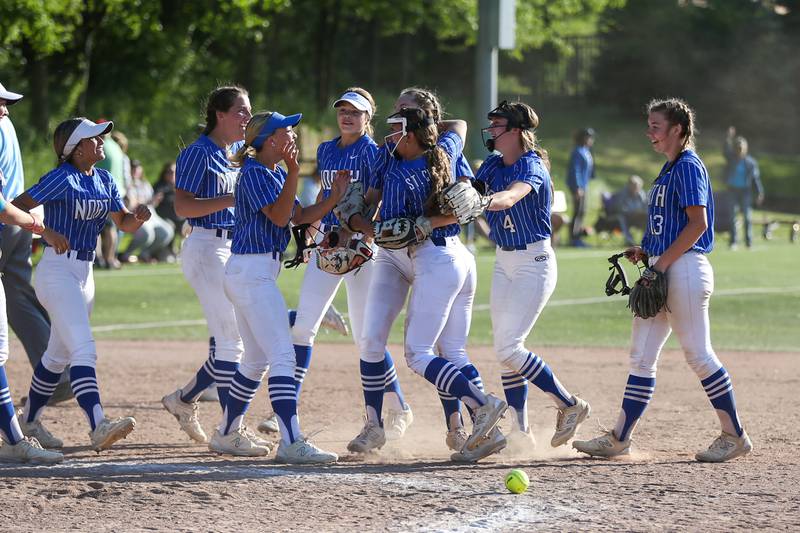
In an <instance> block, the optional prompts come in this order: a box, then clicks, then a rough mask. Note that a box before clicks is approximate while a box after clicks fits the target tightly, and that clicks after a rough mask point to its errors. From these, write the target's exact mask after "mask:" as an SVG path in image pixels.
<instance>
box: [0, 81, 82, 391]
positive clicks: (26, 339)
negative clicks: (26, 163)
mask: <svg viewBox="0 0 800 533" xmlns="http://www.w3.org/2000/svg"><path fill="white" fill-rule="evenodd" d="M21 99H22V95H21V94H18V93H14V92H11V91H8V90H6V88H5V87H3V85H2V84H0V189H2V193H3V196H4V197H5V199H6V201H7V202H11V200H13V199H14V198H16V197H17V196H19V195H20V194H21V193H22V192H23V191H24V190H25V174H24V172H23V168H22V155H21V153H20V149H19V141H18V140H17V132H16V130H15V129H14V124H13V123H12V122H11V119H10V118H9V112H8V108H9V107H10V106H12V105H14V104H16V103H17V102H19V101H20V100H21ZM0 247H1V248H2V253H0V274H2V276H3V290H5V296H6V309H7V311H8V325H9V326H11V329H12V330H13V331H14V333H15V334H16V335H17V338H19V340H20V342H21V343H22V346H23V348H25V352H26V353H27V354H28V360H29V361H30V363H31V367H32V368H36V365H38V364H39V361H41V359H42V355H43V354H44V351H45V350H46V349H47V342H48V340H49V339H50V317H48V316H47V311H45V310H44V307H42V304H40V303H39V300H38V299H37V298H36V293H35V292H34V290H33V287H32V286H31V273H32V269H33V267H32V265H31V233H30V232H28V231H24V230H22V229H21V228H20V227H19V226H15V225H12V224H8V225H6V226H4V227H3V231H2V236H0ZM66 374H67V377H65V378H62V380H61V382H60V383H59V385H58V387H57V388H56V391H55V393H54V394H53V397H52V399H51V401H52V403H56V402H61V401H64V400H67V399H69V398H71V397H72V391H71V390H70V386H69V376H68V374H69V373H68V372H67V373H66Z"/></svg>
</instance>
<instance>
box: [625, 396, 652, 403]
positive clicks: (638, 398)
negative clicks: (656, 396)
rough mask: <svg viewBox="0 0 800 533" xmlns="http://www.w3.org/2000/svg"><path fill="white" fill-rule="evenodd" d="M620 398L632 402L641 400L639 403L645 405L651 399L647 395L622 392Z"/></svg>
mask: <svg viewBox="0 0 800 533" xmlns="http://www.w3.org/2000/svg"><path fill="white" fill-rule="evenodd" d="M622 398H623V399H624V400H633V401H634V402H641V403H643V404H645V405H646V404H648V403H650V400H651V399H652V398H651V397H650V396H647V397H644V396H631V395H630V394H628V393H625V394H623V395H622Z"/></svg>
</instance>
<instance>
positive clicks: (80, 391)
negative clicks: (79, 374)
mask: <svg viewBox="0 0 800 533" xmlns="http://www.w3.org/2000/svg"><path fill="white" fill-rule="evenodd" d="M72 392H74V393H75V396H83V395H84V394H87V393H89V392H100V389H98V388H97V382H94V383H84V384H82V385H80V386H78V387H76V386H73V387H72Z"/></svg>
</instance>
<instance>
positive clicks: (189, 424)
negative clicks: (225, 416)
mask: <svg viewBox="0 0 800 533" xmlns="http://www.w3.org/2000/svg"><path fill="white" fill-rule="evenodd" d="M161 405H163V406H164V409H166V410H167V411H168V412H169V414H171V415H172V416H174V417H175V419H176V420H177V421H178V424H180V426H181V429H182V430H183V431H184V433H186V434H187V435H189V437H190V438H191V439H192V440H193V441H195V442H200V443H206V442H208V436H207V435H206V432H205V431H203V426H201V425H200V419H199V418H198V416H197V414H198V412H197V409H198V405H197V402H193V403H186V402H184V401H182V400H181V390H180V389H178V390H176V391H175V392H173V393H172V394H167V395H166V396H164V397H163V398H161Z"/></svg>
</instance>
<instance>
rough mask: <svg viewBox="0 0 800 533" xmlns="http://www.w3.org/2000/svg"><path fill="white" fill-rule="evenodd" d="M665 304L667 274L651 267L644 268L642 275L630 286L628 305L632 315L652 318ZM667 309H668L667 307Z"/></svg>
mask: <svg viewBox="0 0 800 533" xmlns="http://www.w3.org/2000/svg"><path fill="white" fill-rule="evenodd" d="M666 305H667V275H666V274H664V273H663V272H659V271H657V270H653V269H651V268H646V269H644V271H643V272H642V277H640V278H639V279H638V281H637V282H636V283H634V284H633V288H631V293H630V296H629V297H628V307H630V309H631V311H632V312H633V315H634V316H637V317H639V318H653V317H654V316H656V315H657V314H658V313H659V312H660V311H661V309H662V308H664V307H666ZM667 311H669V308H668V307H667Z"/></svg>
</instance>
